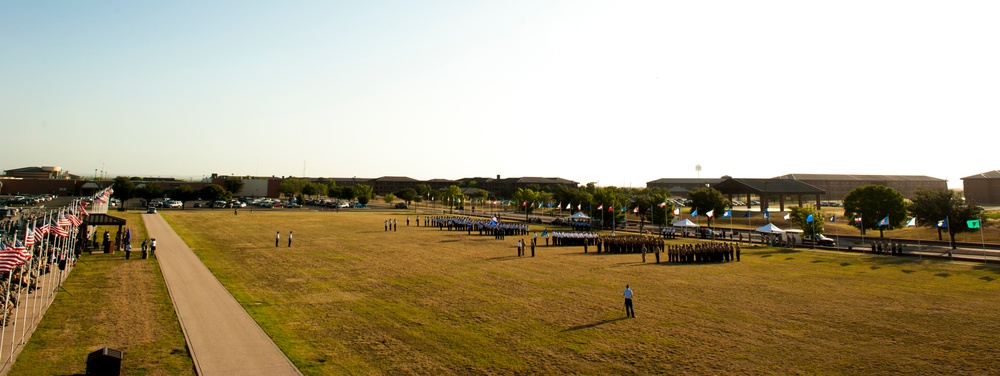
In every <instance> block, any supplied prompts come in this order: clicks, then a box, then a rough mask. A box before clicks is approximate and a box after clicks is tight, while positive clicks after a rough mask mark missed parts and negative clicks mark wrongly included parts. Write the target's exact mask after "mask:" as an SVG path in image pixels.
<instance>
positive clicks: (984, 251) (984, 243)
mask: <svg viewBox="0 0 1000 376" xmlns="http://www.w3.org/2000/svg"><path fill="white" fill-rule="evenodd" d="M977 221H978V219H977ZM979 239H980V240H981V241H982V242H983V264H985V263H986V234H984V233H983V224H982V223H980V224H979Z"/></svg>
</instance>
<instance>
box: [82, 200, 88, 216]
mask: <svg viewBox="0 0 1000 376" xmlns="http://www.w3.org/2000/svg"><path fill="white" fill-rule="evenodd" d="M86 204H87V202H86V201H80V214H83V215H90V213H87V209H85V208H84V207H83V206H84V205H86Z"/></svg>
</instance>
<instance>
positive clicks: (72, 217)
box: [64, 213, 83, 226]
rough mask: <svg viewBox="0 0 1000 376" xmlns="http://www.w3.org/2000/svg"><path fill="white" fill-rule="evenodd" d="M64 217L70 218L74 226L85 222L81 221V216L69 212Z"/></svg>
mask: <svg viewBox="0 0 1000 376" xmlns="http://www.w3.org/2000/svg"><path fill="white" fill-rule="evenodd" d="M64 217H66V219H68V220H69V222H70V223H72V224H73V226H80V224H81V223H83V221H81V220H80V218H78V217H77V216H75V215H72V214H69V213H66V215H65V216H64Z"/></svg>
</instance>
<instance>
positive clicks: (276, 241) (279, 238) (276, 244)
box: [274, 231, 281, 248]
mask: <svg viewBox="0 0 1000 376" xmlns="http://www.w3.org/2000/svg"><path fill="white" fill-rule="evenodd" d="M279 241H281V231H277V232H275V233H274V248H278V242H279Z"/></svg>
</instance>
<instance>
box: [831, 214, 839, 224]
mask: <svg viewBox="0 0 1000 376" xmlns="http://www.w3.org/2000/svg"><path fill="white" fill-rule="evenodd" d="M836 221H837V215H836V214H834V215H833V216H831V217H830V222H836Z"/></svg>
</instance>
